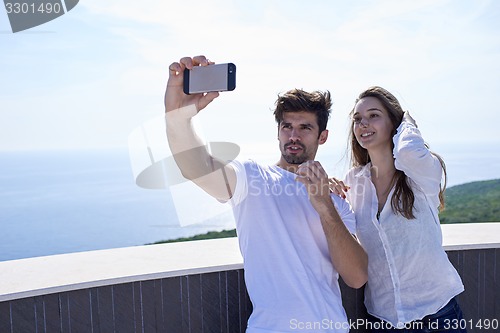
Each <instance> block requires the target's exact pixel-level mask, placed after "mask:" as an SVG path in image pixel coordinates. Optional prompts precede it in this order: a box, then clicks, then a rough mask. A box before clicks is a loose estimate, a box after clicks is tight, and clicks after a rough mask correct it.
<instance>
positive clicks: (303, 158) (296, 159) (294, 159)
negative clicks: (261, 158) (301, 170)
mask: <svg viewBox="0 0 500 333" xmlns="http://www.w3.org/2000/svg"><path fill="white" fill-rule="evenodd" d="M292 145H295V146H300V147H301V148H302V154H300V155H295V154H288V155H287V154H286V153H285V152H286V150H287V147H288V146H292ZM281 156H283V158H284V159H285V161H286V162H287V163H288V164H302V163H304V162H307V161H308V160H309V158H308V156H307V151H306V147H305V146H304V145H303V144H302V143H300V142H293V143H287V144H285V145H284V146H283V152H282V153H281Z"/></svg>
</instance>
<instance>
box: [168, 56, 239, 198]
mask: <svg viewBox="0 0 500 333" xmlns="http://www.w3.org/2000/svg"><path fill="white" fill-rule="evenodd" d="M210 64H213V63H211V62H209V60H207V59H206V58H205V57H204V56H197V57H194V58H189V57H185V58H182V59H181V60H180V61H179V62H174V63H172V64H171V65H170V66H169V77H168V83H167V90H166V92H165V118H166V124H167V138H168V144H169V146H170V150H171V151H172V154H173V157H174V159H175V162H176V163H177V166H178V167H179V169H180V170H181V172H182V175H183V176H184V177H185V178H187V179H189V180H191V181H193V182H194V183H195V184H196V185H198V186H199V187H201V188H202V189H203V190H205V191H206V192H207V193H208V194H210V195H211V196H213V197H215V198H216V199H218V200H222V201H227V200H229V199H230V198H231V197H232V193H233V191H234V188H235V185H236V174H235V172H234V169H233V168H231V167H230V166H228V165H226V164H225V163H223V161H220V160H218V159H216V158H215V157H213V156H212V155H210V153H209V151H208V149H207V147H206V146H205V145H204V143H203V140H201V138H200V137H199V136H198V135H197V134H196V132H195V130H194V128H193V124H192V118H193V117H194V116H195V115H197V114H198V112H200V111H201V110H202V109H204V108H205V107H206V106H207V105H208V104H210V103H211V102H212V101H213V100H214V99H215V98H216V97H218V96H219V93H218V92H210V93H206V94H193V95H186V94H184V92H183V89H182V86H183V80H184V79H183V74H184V70H185V69H186V68H187V69H192V68H193V67H194V66H208V65H210Z"/></svg>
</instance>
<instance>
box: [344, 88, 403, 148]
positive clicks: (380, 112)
mask: <svg viewBox="0 0 500 333" xmlns="http://www.w3.org/2000/svg"><path fill="white" fill-rule="evenodd" d="M352 119H353V131H354V136H355V137H356V140H357V141H358V143H359V144H360V145H361V147H363V148H365V149H367V150H368V151H370V150H373V149H375V148H381V147H383V148H385V146H389V147H390V146H391V141H392V133H393V129H394V128H393V125H392V122H391V119H390V118H389V113H388V111H387V110H386V109H385V108H384V106H383V105H382V103H380V101H379V100H378V99H377V98H375V97H364V98H362V99H360V100H359V101H358V102H357V103H356V106H355V107H354V112H353V115H352Z"/></svg>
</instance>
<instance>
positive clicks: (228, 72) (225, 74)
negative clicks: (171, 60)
mask: <svg viewBox="0 0 500 333" xmlns="http://www.w3.org/2000/svg"><path fill="white" fill-rule="evenodd" d="M183 88H184V93H185V94H186V95H189V94H198V93H206V92H210V91H231V90H234V88H236V65H235V64H233V63H227V64H214V65H208V66H195V67H193V69H192V70H189V69H186V70H184V87H183Z"/></svg>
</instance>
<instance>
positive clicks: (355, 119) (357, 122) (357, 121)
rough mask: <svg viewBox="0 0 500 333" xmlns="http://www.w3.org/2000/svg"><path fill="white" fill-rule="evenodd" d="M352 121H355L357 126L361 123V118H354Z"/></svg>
mask: <svg viewBox="0 0 500 333" xmlns="http://www.w3.org/2000/svg"><path fill="white" fill-rule="evenodd" d="M352 121H354V123H355V124H359V123H360V122H361V118H359V117H355V118H352Z"/></svg>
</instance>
